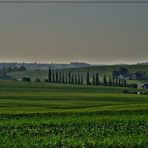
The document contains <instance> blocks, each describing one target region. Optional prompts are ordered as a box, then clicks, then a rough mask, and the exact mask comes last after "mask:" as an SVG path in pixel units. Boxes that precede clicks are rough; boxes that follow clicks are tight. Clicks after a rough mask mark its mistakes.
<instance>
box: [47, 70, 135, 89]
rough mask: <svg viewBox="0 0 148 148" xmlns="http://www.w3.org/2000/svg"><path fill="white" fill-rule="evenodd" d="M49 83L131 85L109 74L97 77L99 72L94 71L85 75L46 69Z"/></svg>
mask: <svg viewBox="0 0 148 148" xmlns="http://www.w3.org/2000/svg"><path fill="white" fill-rule="evenodd" d="M46 81H47V82H49V83H68V84H80V85H84V84H85V85H94V86H119V87H132V86H130V85H129V84H128V83H127V81H126V80H125V79H119V78H115V77H112V76H111V75H110V76H109V77H107V76H106V75H104V76H103V79H101V78H100V77H99V73H97V72H95V73H93V74H92V75H90V73H89V72H87V73H86V74H85V75H84V74H82V73H79V72H77V73H72V72H70V71H66V72H64V71H57V70H53V71H52V70H51V68H49V71H48V80H46Z"/></svg>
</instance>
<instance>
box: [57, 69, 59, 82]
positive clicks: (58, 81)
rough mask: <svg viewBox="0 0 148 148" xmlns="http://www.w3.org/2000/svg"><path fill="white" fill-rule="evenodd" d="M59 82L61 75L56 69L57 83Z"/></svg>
mask: <svg viewBox="0 0 148 148" xmlns="http://www.w3.org/2000/svg"><path fill="white" fill-rule="evenodd" d="M58 82H59V76H58V71H56V83H58Z"/></svg>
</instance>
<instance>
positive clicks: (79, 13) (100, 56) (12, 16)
mask: <svg viewBox="0 0 148 148" xmlns="http://www.w3.org/2000/svg"><path fill="white" fill-rule="evenodd" d="M0 61H19V62H21V61H25V62H35V61H36V62H49V63H50V62H53V63H55V62H56V63H59V62H62V63H67V62H71V61H83V62H90V63H98V64H99V63H100V64H101V63H109V64H110V63H116V62H117V63H120V62H125V63H127V62H129V63H134V62H141V61H148V4H0Z"/></svg>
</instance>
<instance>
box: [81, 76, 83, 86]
mask: <svg viewBox="0 0 148 148" xmlns="http://www.w3.org/2000/svg"><path fill="white" fill-rule="evenodd" d="M81 85H83V74H81Z"/></svg>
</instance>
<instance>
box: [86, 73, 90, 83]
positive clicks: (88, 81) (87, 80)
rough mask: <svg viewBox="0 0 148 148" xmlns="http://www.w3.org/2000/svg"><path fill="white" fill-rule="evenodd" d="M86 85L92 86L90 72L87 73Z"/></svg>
mask: <svg viewBox="0 0 148 148" xmlns="http://www.w3.org/2000/svg"><path fill="white" fill-rule="evenodd" d="M86 84H87V85H90V80H89V72H87V75H86Z"/></svg>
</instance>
